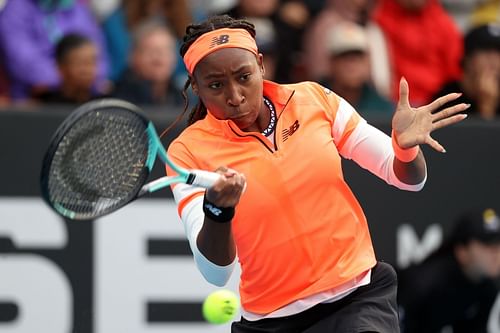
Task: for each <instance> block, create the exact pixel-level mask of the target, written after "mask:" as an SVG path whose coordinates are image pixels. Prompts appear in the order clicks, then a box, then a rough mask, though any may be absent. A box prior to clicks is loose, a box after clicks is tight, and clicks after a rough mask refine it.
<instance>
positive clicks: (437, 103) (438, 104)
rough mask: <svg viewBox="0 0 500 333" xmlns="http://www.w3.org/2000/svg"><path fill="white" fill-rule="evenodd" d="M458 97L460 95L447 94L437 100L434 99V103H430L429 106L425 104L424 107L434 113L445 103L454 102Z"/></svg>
mask: <svg viewBox="0 0 500 333" xmlns="http://www.w3.org/2000/svg"><path fill="white" fill-rule="evenodd" d="M460 96H462V94H461V93H451V94H447V95H444V96H441V97H439V98H436V99H435V100H434V101H432V102H431V103H430V104H427V105H426V106H425V107H426V108H428V109H430V111H431V112H434V111H435V110H439V109H440V108H442V107H443V106H445V105H446V104H447V103H449V102H452V101H454V100H456V99H457V98H459V97H460Z"/></svg>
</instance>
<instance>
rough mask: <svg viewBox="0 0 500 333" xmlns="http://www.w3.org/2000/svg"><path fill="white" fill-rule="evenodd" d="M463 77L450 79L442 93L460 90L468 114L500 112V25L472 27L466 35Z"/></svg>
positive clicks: (488, 115)
mask: <svg viewBox="0 0 500 333" xmlns="http://www.w3.org/2000/svg"><path fill="white" fill-rule="evenodd" d="M464 46H465V55H464V59H463V61H462V66H463V77H462V79H461V80H456V81H452V82H448V83H447V84H445V85H444V86H443V87H442V89H441V90H440V92H439V94H441V93H448V92H452V91H453V92H461V93H462V96H460V98H459V100H460V102H462V103H467V104H470V105H471V107H470V108H469V109H468V110H467V113H468V114H470V115H473V116H477V117H481V118H483V119H486V120H490V119H493V118H494V117H496V116H498V115H500V91H499V89H500V25H498V24H493V23H492V24H488V25H483V26H480V27H477V28H474V29H472V30H471V31H469V32H468V33H467V35H466V36H465V42H464Z"/></svg>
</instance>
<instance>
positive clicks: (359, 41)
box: [326, 21, 368, 55]
mask: <svg viewBox="0 0 500 333" xmlns="http://www.w3.org/2000/svg"><path fill="white" fill-rule="evenodd" d="M326 43H327V44H326V45H327V50H328V52H329V53H330V54H331V55H339V54H342V53H345V52H350V51H361V52H367V51H368V38H367V35H366V31H365V29H364V28H363V27H362V26H360V25H359V24H356V23H353V22H349V21H344V22H341V23H338V24H336V25H335V26H334V27H332V28H331V29H330V30H329V31H328V32H327V36H326Z"/></svg>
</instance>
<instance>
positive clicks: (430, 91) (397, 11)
mask: <svg viewBox="0 0 500 333" xmlns="http://www.w3.org/2000/svg"><path fill="white" fill-rule="evenodd" d="M373 19H374V20H375V22H376V23H377V24H378V25H379V26H380V28H381V29H382V30H383V31H384V34H385V36H386V39H387V42H388V45H389V50H390V58H391V59H392V66H391V67H392V70H393V75H392V98H393V100H394V101H396V100H397V97H398V91H399V80H400V79H401V77H402V76H404V77H406V79H407V80H408V82H410V83H411V87H410V90H411V94H410V102H411V103H412V104H413V105H415V106H419V105H422V104H424V103H427V102H429V101H431V99H432V96H433V95H434V94H435V93H436V92H437V91H438V90H439V88H440V87H441V86H442V85H443V84H444V83H445V82H447V81H450V80H454V79H459V78H460V74H461V69H460V59H461V58H462V35H461V33H460V31H459V29H458V28H457V26H456V25H455V23H454V21H453V19H452V18H451V17H450V16H449V15H448V14H447V13H446V12H445V11H444V9H443V8H442V6H441V5H440V3H439V2H438V1H437V0H379V1H378V5H377V7H376V8H375V10H374V13H373Z"/></svg>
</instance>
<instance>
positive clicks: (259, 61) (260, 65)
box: [257, 53, 266, 77]
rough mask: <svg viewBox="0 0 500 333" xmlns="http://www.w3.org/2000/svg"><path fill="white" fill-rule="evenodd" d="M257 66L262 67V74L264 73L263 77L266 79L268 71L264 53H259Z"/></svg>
mask: <svg viewBox="0 0 500 333" xmlns="http://www.w3.org/2000/svg"><path fill="white" fill-rule="evenodd" d="M257 64H258V65H259V67H260V72H261V73H262V77H264V74H265V73H266V69H265V67H264V56H263V55H262V53H259V55H258V56H257Z"/></svg>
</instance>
